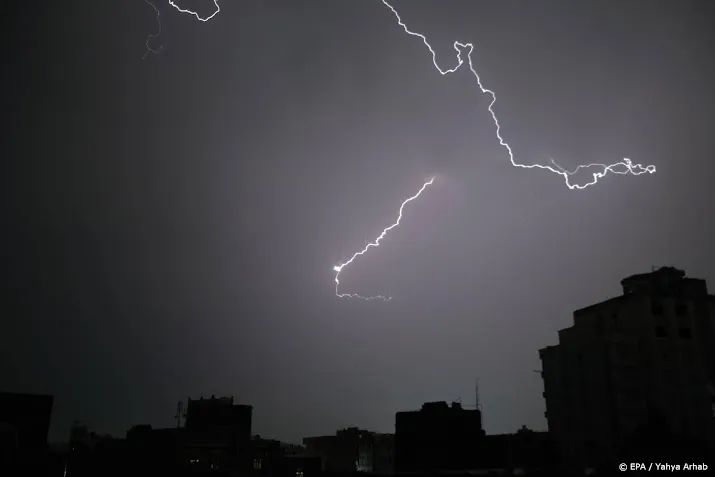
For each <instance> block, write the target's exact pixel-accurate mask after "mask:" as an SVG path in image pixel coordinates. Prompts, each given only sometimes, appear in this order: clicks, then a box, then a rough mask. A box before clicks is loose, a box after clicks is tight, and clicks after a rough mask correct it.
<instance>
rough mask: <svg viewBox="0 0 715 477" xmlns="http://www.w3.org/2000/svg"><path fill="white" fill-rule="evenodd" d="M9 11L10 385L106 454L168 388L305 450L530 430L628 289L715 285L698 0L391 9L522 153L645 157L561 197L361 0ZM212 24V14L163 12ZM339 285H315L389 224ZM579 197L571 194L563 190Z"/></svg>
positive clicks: (706, 63)
mask: <svg viewBox="0 0 715 477" xmlns="http://www.w3.org/2000/svg"><path fill="white" fill-rule="evenodd" d="M14 3H15V4H16V5H15V6H13V7H11V8H12V9H14V10H11V11H9V12H7V11H6V12H5V16H4V17H3V20H2V22H3V26H2V29H1V30H2V32H3V33H2V35H3V46H2V49H3V53H4V55H5V56H4V67H3V69H2V73H0V74H1V75H2V85H3V86H2V95H3V98H2V101H3V107H2V114H3V116H4V124H5V125H6V126H5V127H4V130H5V132H6V133H7V134H6V135H5V138H4V140H3V143H4V146H3V148H2V150H3V151H4V153H3V154H2V155H3V159H4V160H3V173H2V178H3V184H4V186H3V192H6V193H8V196H7V198H6V200H4V201H3V202H4V203H3V208H4V209H5V210H4V211H3V220H4V222H5V224H4V225H5V227H4V233H3V242H4V246H3V247H2V250H3V255H2V257H3V264H2V266H1V267H0V268H1V269H2V270H3V273H4V277H3V279H4V280H3V284H4V285H3V288H4V291H3V293H2V309H0V315H2V316H3V319H2V322H3V325H2V331H1V332H0V353H1V363H2V364H1V365H0V385H1V387H2V390H7V391H17V392H38V393H52V394H54V395H55V396H56V400H55V408H54V415H53V424H52V430H51V436H50V437H51V439H52V440H60V439H66V438H67V436H68V433H69V427H70V425H71V422H72V420H73V419H80V420H82V421H84V422H86V423H87V424H88V425H89V426H90V427H91V428H93V429H95V430H97V431H99V432H109V433H113V434H115V435H119V436H121V435H123V434H124V432H125V431H126V430H127V429H128V428H129V427H131V426H132V425H134V424H140V423H150V424H152V425H154V426H155V427H161V426H171V425H173V416H174V411H175V408H176V402H177V401H178V400H179V399H183V400H185V399H186V397H187V396H191V397H198V396H200V395H204V396H209V395H211V394H216V395H217V396H219V395H234V396H235V398H236V400H237V401H238V402H241V403H246V404H252V405H253V406H254V414H253V416H254V418H253V423H254V424H253V429H254V433H259V434H261V435H262V436H266V437H274V438H279V439H282V440H287V441H293V442H300V440H301V438H302V437H305V436H311V435H321V434H331V433H334V432H335V430H336V429H337V428H340V427H346V426H351V425H355V426H359V427H361V428H367V429H369V430H373V431H382V432H392V431H394V416H395V412H396V411H400V410H408V409H413V408H417V407H419V406H420V405H421V404H422V403H423V402H425V401H431V400H447V401H449V400H453V399H457V398H461V399H462V401H463V402H464V403H465V404H470V403H473V402H474V399H475V398H474V380H475V379H476V378H479V380H480V381H479V382H480V396H481V403H482V405H483V411H484V425H485V428H486V430H487V432H489V433H497V432H513V431H515V430H516V429H517V428H518V427H520V426H521V425H522V424H525V425H527V426H529V427H532V428H535V429H546V421H545V419H544V414H543V413H544V401H543V398H542V395H541V392H542V390H543V387H542V382H541V378H540V376H539V375H538V374H535V373H534V372H533V370H537V369H539V368H540V361H539V356H538V350H539V348H542V347H544V346H546V345H551V344H556V343H557V340H558V337H557V330H559V329H561V328H564V327H567V326H569V325H570V324H571V323H572V317H571V312H572V311H573V310H575V309H578V308H581V307H584V306H587V305H590V304H593V303H596V302H598V301H601V300H604V299H607V298H609V297H611V296H614V295H617V294H619V293H620V283H619V282H620V280H621V279H622V278H624V277H625V276H628V275H630V274H633V273H641V272H647V271H650V270H651V267H652V266H662V265H674V266H677V267H679V268H683V269H685V270H686V271H687V272H688V274H689V275H691V276H695V277H699V278H705V279H708V280H709V282H710V286H711V288H714V289H715V248H714V247H713V244H714V243H715V207H714V206H715V187H713V186H712V184H713V181H714V180H715V135H714V134H713V131H714V129H713V127H714V125H715V107H714V106H715V101H714V98H715V96H714V95H713V89H712V88H713V87H712V85H713V84H715V57H714V56H713V55H712V52H713V51H714V50H715V32H713V30H712V28H711V27H712V25H713V24H715V14H714V11H715V7H714V6H713V5H711V3H712V2H708V1H702V0H693V1H686V0H679V1H672V2H665V1H658V2H656V1H629V2H623V1H621V0H608V1H599V2H572V1H568V0H559V1H556V0H548V1H546V0H542V1H539V2H533V1H528V0H523V1H519V2H515V1H506V0H500V1H477V0H474V1H460V2H456V1H455V2H452V1H436V0H434V1H431V2H427V1H406V0H401V1H399V0H395V1H394V2H393V3H392V4H393V6H394V7H395V8H397V10H398V11H399V12H400V14H401V16H402V19H403V20H404V21H405V22H406V23H407V25H408V26H409V27H410V28H411V29H412V30H415V31H419V32H421V33H423V34H425V35H427V37H428V38H429V40H430V42H431V43H432V45H433V46H434V47H435V49H436V51H437V54H438V60H439V61H440V62H441V64H442V65H443V66H444V67H451V66H454V65H455V55H454V51H453V50H452V43H453V42H454V41H455V40H459V41H464V42H473V43H474V45H475V51H474V53H473V54H472V58H473V60H474V62H475V66H476V68H477V70H478V72H479V73H480V74H481V77H482V80H483V82H484V84H485V85H486V86H487V87H489V88H491V89H493V90H494V91H495V92H496V95H497V103H496V105H495V107H494V109H495V111H496V113H497V116H498V117H499V119H500V121H501V125H502V134H503V136H504V138H505V139H506V140H507V142H509V144H510V145H511V146H512V147H513V149H514V153H515V155H516V157H517V159H518V160H519V161H520V162H522V163H526V164H532V163H541V164H546V163H548V161H549V158H552V157H553V158H554V159H556V161H557V162H558V163H559V164H561V165H562V166H564V167H566V168H568V169H573V168H575V167H576V166H577V165H579V164H584V163H589V162H606V163H612V162H618V161H620V160H621V159H622V158H623V157H629V158H631V159H632V160H633V161H634V162H635V163H642V164H643V165H649V164H652V165H655V166H656V167H657V172H656V173H655V174H653V175H650V174H644V175H641V176H638V177H634V176H618V175H609V176H607V177H606V178H604V179H602V180H600V181H599V183H598V184H597V185H595V186H593V187H589V188H588V189H586V190H584V191H572V190H569V189H568V188H567V187H566V186H565V185H564V183H563V178H561V177H560V176H558V175H556V174H553V173H551V172H548V171H540V170H525V169H517V168H514V167H512V166H511V164H510V163H509V157H508V155H507V153H506V151H505V150H504V148H502V147H501V146H500V145H499V143H498V141H497V139H496V137H495V135H494V133H495V128H494V124H493V123H492V119H491V116H490V115H489V112H488V110H487V107H488V105H489V102H490V97H489V96H488V95H484V94H481V93H480V91H479V89H478V87H477V84H476V83H475V81H474V78H473V77H472V76H471V75H470V74H469V72H468V70H467V69H466V68H463V69H461V70H460V71H459V72H457V73H455V74H453V75H450V76H446V77H442V76H441V75H440V74H439V73H438V72H437V71H436V70H435V69H434V66H433V65H432V62H431V57H430V54H429V51H428V50H427V49H426V48H425V46H424V45H423V44H422V42H421V41H420V40H419V39H417V38H414V37H411V36H408V35H406V34H405V32H404V31H403V30H402V28H400V27H399V26H398V25H397V23H396V21H395V17H394V16H393V15H392V13H391V12H390V11H389V10H388V9H387V8H386V7H385V6H384V5H383V4H382V3H381V2H380V1H379V0H359V1H358V0H353V1H337V0H336V1H331V0H301V1H296V0H273V1H272V0H266V1H258V0H246V1H240V2H239V1H233V2H229V1H225V2H224V3H223V4H222V5H221V7H222V11H221V13H220V14H219V15H218V16H216V17H215V18H214V19H213V20H211V21H210V22H208V23H201V22H199V21H197V20H196V19H195V18H193V17H191V16H189V15H183V14H181V13H179V12H177V11H175V10H173V9H172V8H171V7H170V6H169V5H168V4H166V3H165V2H163V1H159V0H157V7H158V8H160V10H161V11H162V20H163V33H162V36H161V37H160V38H159V40H158V43H162V44H163V45H164V50H163V51H162V52H161V53H160V54H159V55H149V56H147V58H146V59H144V60H142V55H143V54H144V51H145V47H144V41H145V39H146V37H147V35H148V34H150V33H153V32H155V30H156V22H155V17H154V12H153V11H152V9H151V8H150V7H149V6H148V5H147V4H146V3H144V2H142V1H141V0H134V1H127V0H121V1H120V0H111V1H110V0H107V1H96V0H94V1H89V0H80V1H76V2H69V3H68V2H45V3H44V4H43V3H42V2H14ZM183 5H187V6H195V7H196V8H197V9H202V11H204V12H205V13H210V11H211V8H212V2H211V1H210V0H205V1H203V2H202V1H198V0H196V1H193V2H189V1H188V0H187V1H186V2H185V3H183ZM433 175H436V176H437V179H436V181H435V184H434V186H433V187H431V188H429V189H428V190H427V191H425V193H424V194H423V195H422V196H421V197H420V198H419V199H418V200H416V201H414V202H412V203H411V204H410V205H409V206H408V207H406V208H405V215H404V217H403V222H402V224H401V225H400V227H398V228H396V229H394V230H393V231H392V233H391V234H390V235H388V236H387V237H386V238H385V240H384V241H383V243H382V245H381V246H380V247H379V248H378V249H372V250H371V251H370V252H369V253H368V254H367V255H365V257H364V258H363V259H361V260H358V261H356V262H355V263H354V264H353V265H351V266H350V267H348V268H346V269H345V270H344V271H343V272H342V273H341V285H342V287H343V290H344V291H350V292H356V293H361V294H378V293H382V294H389V295H392V296H393V297H394V299H393V300H392V301H391V302H388V303H384V302H362V301H356V300H345V299H343V300H341V299H338V298H336V297H335V296H334V292H335V289H334V283H333V278H334V272H333V270H332V267H333V266H334V265H337V264H339V263H340V262H342V261H345V260H347V259H348V258H349V257H350V256H351V255H352V254H353V253H354V252H356V251H358V250H359V249H361V248H362V247H364V246H365V245H366V243H367V242H368V241H371V240H374V239H375V238H376V237H377V235H379V233H380V232H381V231H382V229H383V228H384V227H386V226H388V225H390V224H391V223H393V222H394V220H395V218H396V214H397V211H398V208H399V205H400V203H401V202H402V201H403V200H404V199H405V198H407V197H409V196H410V195H412V194H414V193H415V192H416V191H417V190H418V189H419V188H420V187H421V185H422V184H423V183H424V182H425V181H426V180H428V179H429V178H430V177H432V176H433ZM577 179H578V180H577V181H576V182H586V181H588V180H589V179H590V176H585V177H578V178H577Z"/></svg>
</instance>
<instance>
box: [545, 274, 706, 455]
mask: <svg viewBox="0 0 715 477" xmlns="http://www.w3.org/2000/svg"><path fill="white" fill-rule="evenodd" d="M621 285H622V287H623V294H622V295H621V296H617V297H615V298H612V299H609V300H606V301H604V302H602V303H598V304H595V305H592V306H589V307H586V308H583V309H580V310H577V311H575V312H574V325H573V326H571V327H570V328H566V329H563V330H561V331H559V344H558V345H556V346H549V347H547V348H544V349H542V350H540V351H539V355H540V357H541V361H542V368H543V371H542V376H543V380H544V398H545V400H546V418H547V420H548V423H549V431H550V432H551V433H552V434H553V436H554V438H555V439H556V440H557V441H558V442H559V447H560V453H561V456H562V459H564V460H565V462H566V463H567V464H568V463H572V464H574V463H578V464H579V465H584V466H591V465H598V464H604V463H611V464H612V463H613V462H617V455H618V452H619V449H620V448H622V446H623V445H625V443H626V442H627V440H628V439H629V436H631V435H633V433H634V432H635V431H636V430H637V429H639V428H640V427H641V426H643V425H645V424H646V423H647V422H648V421H649V419H652V416H653V415H658V416H660V417H661V419H663V421H664V422H665V423H666V425H667V427H669V428H670V430H671V431H672V432H673V433H674V434H677V435H679V436H683V437H690V438H697V439H701V440H704V441H706V442H709V443H712V442H713V435H714V433H713V431H714V425H715V392H714V391H715V389H714V387H713V386H714V385H715V297H713V296H711V295H709V294H708V291H707V286H706V283H705V281H704V280H700V279H694V278H687V277H686V276H685V272H683V271H681V270H677V269H675V268H671V267H663V268H660V269H658V270H654V271H653V272H651V273H644V274H638V275H633V276H630V277H628V278H625V279H624V280H622V281H621ZM607 465H608V464H607Z"/></svg>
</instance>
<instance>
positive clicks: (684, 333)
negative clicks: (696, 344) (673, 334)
mask: <svg viewBox="0 0 715 477" xmlns="http://www.w3.org/2000/svg"><path fill="white" fill-rule="evenodd" d="M678 335H679V336H680V337H681V338H682V339H684V340H688V339H690V336H691V334H690V328H680V329H679V330H678Z"/></svg>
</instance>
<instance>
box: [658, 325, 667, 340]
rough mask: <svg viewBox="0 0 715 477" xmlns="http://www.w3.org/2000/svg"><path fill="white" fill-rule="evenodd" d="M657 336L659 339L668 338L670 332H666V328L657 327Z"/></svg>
mask: <svg viewBox="0 0 715 477" xmlns="http://www.w3.org/2000/svg"><path fill="white" fill-rule="evenodd" d="M655 336H656V337H657V338H667V337H668V332H667V331H666V330H665V326H656V327H655Z"/></svg>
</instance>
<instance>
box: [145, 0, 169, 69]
mask: <svg viewBox="0 0 715 477" xmlns="http://www.w3.org/2000/svg"><path fill="white" fill-rule="evenodd" d="M144 3H146V4H147V5H149V6H150V7H151V8H153V9H154V12H156V24H157V25H158V26H159V30H157V32H156V33H154V34H149V36H147V37H146V42H145V43H144V44H145V45H146V51H145V52H144V55H143V56H142V60H145V59H146V57H147V56H148V55H149V53H154V54H155V55H157V54H159V52H160V51H161V50H162V49H164V47H163V46H162V45H159V49H154V48H152V47H151V42H152V41H154V40H155V39H157V38H159V35H161V12H160V11H159V9H158V8H156V5H154V2H152V1H151V0H144Z"/></svg>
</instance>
